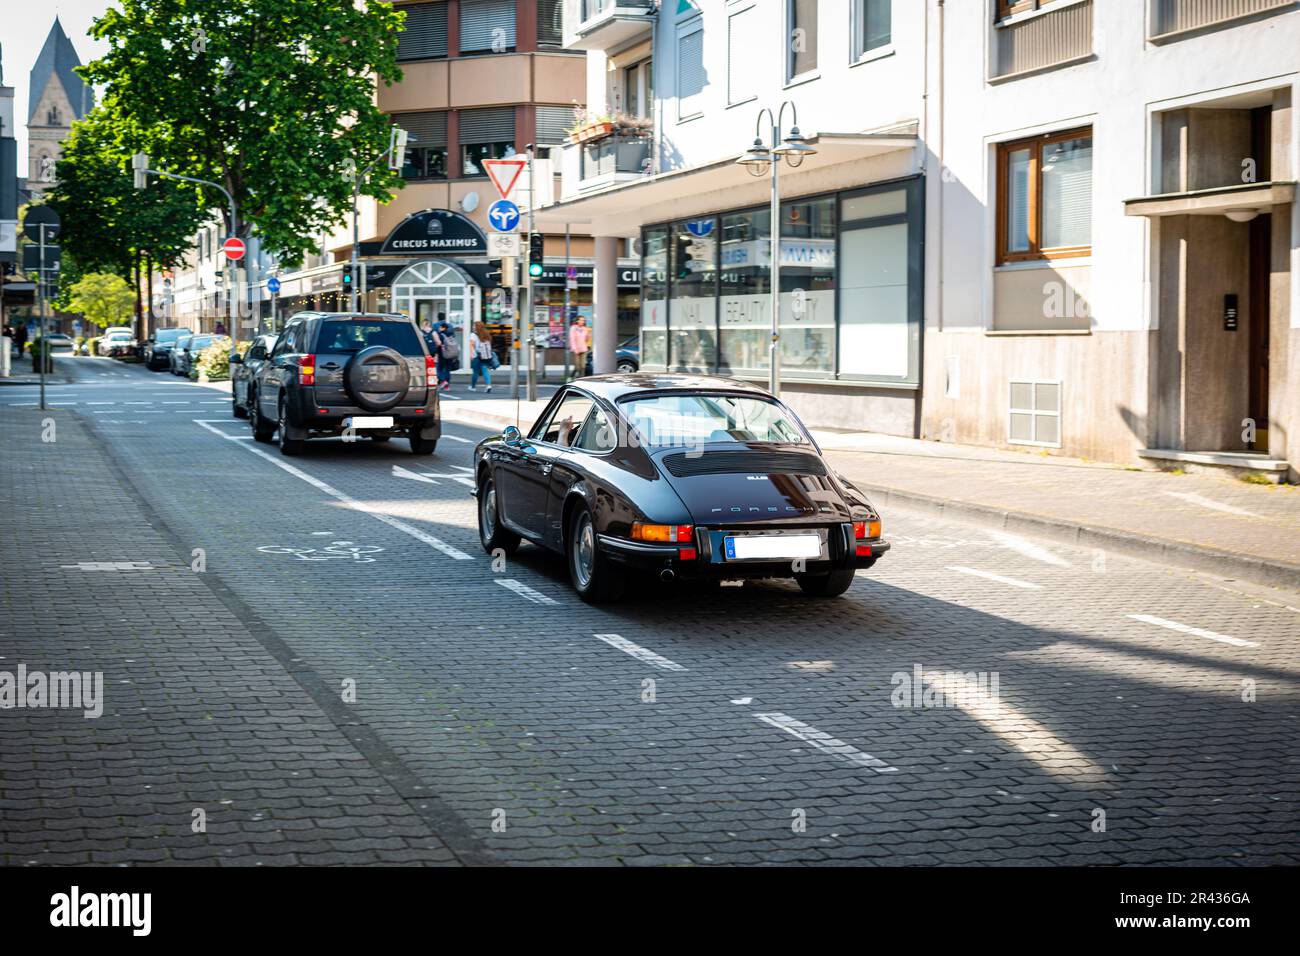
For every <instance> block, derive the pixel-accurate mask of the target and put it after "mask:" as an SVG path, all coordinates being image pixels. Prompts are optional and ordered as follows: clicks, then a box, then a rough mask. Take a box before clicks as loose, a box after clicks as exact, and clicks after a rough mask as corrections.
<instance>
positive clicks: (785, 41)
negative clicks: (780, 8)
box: [781, 0, 822, 86]
mask: <svg viewBox="0 0 1300 956" xmlns="http://www.w3.org/2000/svg"><path fill="white" fill-rule="evenodd" d="M782 2H783V3H784V5H785V13H784V14H783V20H784V21H785V32H784V34H783V35H782V40H781V49H782V59H783V64H782V71H783V72H782V76H783V78H784V80H785V85H786V86H795V85H797V84H799V83H803V82H806V81H807V80H815V79H816V78H817V77H819V76H821V62H822V51H821V44H820V42H819V43H818V47H817V63H816V64H815V65H814V66H813V68H812V69H811V70H805V71H804V72H803V73H795V72H794V50H792V49H790V31H791V30H793V29H794V4H795V0H782ZM821 16H822V5H821V0H817V21H818V26H820V25H821ZM817 38H818V41H820V40H821V32H820V31H818V34H817Z"/></svg>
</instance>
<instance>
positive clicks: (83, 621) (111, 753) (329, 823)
mask: <svg viewBox="0 0 1300 956" xmlns="http://www.w3.org/2000/svg"><path fill="white" fill-rule="evenodd" d="M48 419H52V420H53V422H54V424H55V428H56V432H55V437H56V439H57V440H56V441H55V442H53V443H44V442H42V440H41V434H42V430H43V428H44V427H46V426H45V425H44V424H43V423H44V422H45V421H46V420H48ZM0 449H3V452H2V453H0V515H3V524H2V526H0V672H7V673H9V674H16V673H17V671H18V668H19V666H20V665H22V666H24V667H25V668H26V670H27V672H28V674H29V675H30V674H32V673H34V672H44V673H49V672H54V671H79V672H91V673H93V672H102V674H103V698H102V708H103V713H102V716H100V717H98V718H97V719H96V718H87V717H86V716H84V713H83V709H81V708H77V709H71V708H68V709H53V708H45V709H27V708H25V709H0V767H3V773H0V865H7V866H19V865H31V864H114V863H132V864H147V863H169V864H180V863H200V864H211V863H218V862H220V863H222V864H225V865H230V864H269V863H276V864H279V863H308V864H325V863H330V864H333V863H341V864H356V863H395V862H416V863H454V862H456V856H455V855H453V853H452V852H451V851H450V850H449V849H448V847H447V846H446V844H444V842H443V841H442V840H441V839H439V837H438V836H437V835H436V834H435V833H434V832H433V828H432V827H431V825H430V822H429V820H428V819H427V818H426V816H425V815H424V814H422V812H420V811H418V810H417V809H416V807H415V806H414V805H413V804H412V802H410V801H408V799H407V798H408V797H410V796H411V794H403V793H399V792H398V789H400V788H395V786H394V785H393V783H392V780H391V776H385V775H384V774H383V773H381V772H380V770H379V769H377V768H378V767H379V766H380V765H382V762H383V760H384V756H385V755H384V754H383V753H379V752H376V750H375V747H374V746H373V744H372V745H368V744H367V742H366V740H365V739H364V734H362V733H361V732H360V731H356V730H354V731H353V732H351V734H350V736H351V737H352V739H349V734H345V733H344V731H343V730H342V729H341V726H344V725H346V723H347V719H348V718H347V716H346V711H345V710H343V709H342V708H341V707H336V708H331V705H330V702H329V695H330V694H332V693H334V689H333V688H326V687H325V685H323V684H321V685H320V686H319V687H312V686H310V682H311V680H312V677H313V676H314V675H312V674H311V673H310V672H305V673H304V669H303V668H302V667H300V666H295V665H290V666H292V667H293V673H292V674H291V673H290V671H289V669H287V668H286V663H288V657H287V651H285V652H284V653H282V654H277V653H276V643H275V642H276V638H275V637H274V636H273V635H265V634H260V635H257V636H255V635H254V634H253V633H252V632H251V631H250V629H249V628H248V627H247V626H246V625H245V623H244V620H243V619H242V618H241V616H240V613H239V606H238V605H237V603H236V602H235V601H234V599H233V598H229V597H223V596H222V592H223V591H224V588H223V587H222V585H221V583H220V582H219V581H218V580H217V579H216V578H215V576H214V575H212V574H210V573H195V572H194V571H193V570H192V569H191V561H192V557H191V553H190V551H189V550H188V549H186V548H184V547H183V546H182V545H181V544H180V543H179V542H177V541H174V540H172V539H171V538H169V536H168V535H167V533H166V532H164V531H162V530H160V528H161V525H162V523H161V522H160V521H159V520H158V519H157V517H156V516H155V515H153V514H152V512H151V510H150V509H149V507H148V505H147V504H146V503H144V502H143V501H142V500H141V499H140V498H139V497H138V495H137V494H136V492H135V491H134V490H133V489H131V488H130V486H129V485H128V483H127V481H126V479H125V478H124V476H122V475H121V473H120V472H119V471H118V470H117V468H116V466H115V465H113V464H112V462H111V461H110V459H109V458H108V456H107V455H106V454H105V452H104V450H103V449H102V447H101V446H100V444H99V441H98V439H97V438H95V437H94V436H92V435H91V434H89V433H88V431H87V429H86V428H85V426H84V425H83V424H82V423H81V422H80V421H79V420H78V419H77V418H75V417H74V416H73V415H72V414H71V413H70V412H68V411H66V410H58V409H56V410H53V411H50V412H46V413H40V412H38V411H36V410H33V409H18V408H9V407H0ZM101 562H102V563H101ZM115 562H134V563H135V564H134V567H136V568H142V570H99V569H100V568H112V567H113V563H115ZM281 650H282V651H284V649H283V648H281ZM282 658H283V659H282ZM332 710H333V711H334V712H331V711H332ZM354 741H355V742H354ZM417 789H418V788H417ZM196 810H202V811H203V812H204V814H205V815H206V832H199V833H195V832H194V827H193V824H194V821H195V818H196V814H195V811H196Z"/></svg>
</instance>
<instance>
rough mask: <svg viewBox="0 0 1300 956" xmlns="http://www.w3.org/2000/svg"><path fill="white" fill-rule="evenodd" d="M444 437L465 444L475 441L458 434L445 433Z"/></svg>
mask: <svg viewBox="0 0 1300 956" xmlns="http://www.w3.org/2000/svg"><path fill="white" fill-rule="evenodd" d="M442 437H443V438H445V439H447V441H458V442H461V443H462V444H465V445H472V444H474V442H472V441H470V440H469V439H468V438H460V437H458V436H456V435H443V436H442Z"/></svg>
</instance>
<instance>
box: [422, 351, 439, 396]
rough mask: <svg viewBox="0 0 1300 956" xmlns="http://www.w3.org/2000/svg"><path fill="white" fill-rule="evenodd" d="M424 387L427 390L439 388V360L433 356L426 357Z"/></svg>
mask: <svg viewBox="0 0 1300 956" xmlns="http://www.w3.org/2000/svg"><path fill="white" fill-rule="evenodd" d="M424 385H425V387H426V388H437V387H438V360H437V359H435V358H434V357H433V356H432V355H426V356H425V357H424Z"/></svg>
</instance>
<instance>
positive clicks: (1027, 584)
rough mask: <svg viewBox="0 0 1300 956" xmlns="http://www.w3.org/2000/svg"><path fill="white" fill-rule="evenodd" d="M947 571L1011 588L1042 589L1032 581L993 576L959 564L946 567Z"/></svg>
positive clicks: (999, 575)
mask: <svg viewBox="0 0 1300 956" xmlns="http://www.w3.org/2000/svg"><path fill="white" fill-rule="evenodd" d="M948 570H949V571H959V572H961V573H962V574H971V575H974V576H975V577H977V578H985V579H986V580H989V581H997V582H998V583H999V584H1009V585H1011V586H1012V587H1013V588H1025V589H1027V590H1034V591H1037V590H1039V589H1041V588H1042V585H1041V584H1034V583H1033V582H1032V581H1021V580H1020V579H1019V578H1008V577H1004V576H1003V575H1001V574H994V573H993V572H992V571H981V570H980V569H979V568H967V567H963V566H962V565H960V564H950V565H948Z"/></svg>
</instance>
